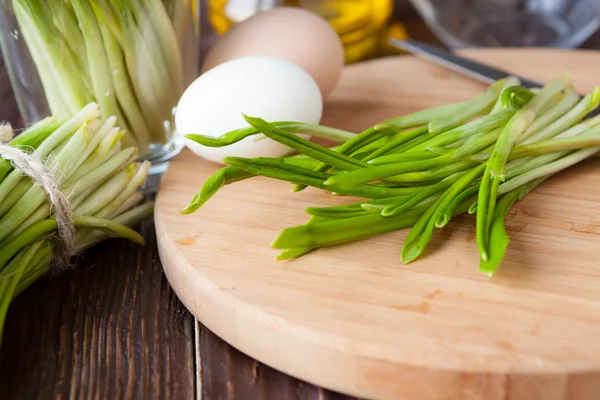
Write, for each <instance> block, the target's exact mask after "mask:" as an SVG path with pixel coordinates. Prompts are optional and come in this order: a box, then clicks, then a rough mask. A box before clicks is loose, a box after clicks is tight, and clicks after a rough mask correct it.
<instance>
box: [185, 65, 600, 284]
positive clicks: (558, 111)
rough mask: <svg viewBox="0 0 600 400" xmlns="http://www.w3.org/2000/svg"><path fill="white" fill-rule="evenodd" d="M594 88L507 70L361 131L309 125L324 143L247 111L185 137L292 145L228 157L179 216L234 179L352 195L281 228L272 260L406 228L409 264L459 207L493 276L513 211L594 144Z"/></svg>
mask: <svg viewBox="0 0 600 400" xmlns="http://www.w3.org/2000/svg"><path fill="white" fill-rule="evenodd" d="M599 102H600V88H596V89H595V90H593V91H592V92H591V93H590V94H588V95H587V96H585V97H584V98H582V99H580V98H579V96H578V95H577V93H576V91H575V89H574V88H573V87H572V85H571V83H570V81H569V79H568V77H567V76H560V77H558V78H556V79H555V80H553V81H551V82H550V83H548V84H547V85H546V86H544V87H543V88H541V89H540V90H535V91H533V90H529V89H527V88H525V87H522V86H520V85H519V81H518V79H516V78H514V77H509V78H506V79H503V80H500V81H498V82H496V83H494V84H493V85H491V86H490V87H489V88H488V89H487V90H485V91H484V92H482V93H481V94H479V95H477V96H475V97H473V98H472V99H468V100H465V101H461V102H457V103H451V104H445V105H441V106H438V107H434V108H430V109H425V110H421V111H418V112H416V113H413V114H408V115H403V116H399V117H395V118H390V119H387V120H385V121H382V122H380V123H378V124H376V125H374V126H372V127H370V128H368V129H367V130H365V131H364V132H362V133H360V134H357V135H353V136H352V135H340V134H334V133H335V132H334V131H329V129H332V128H328V127H320V128H315V127H312V128H311V130H313V131H319V132H320V134H321V137H329V138H330V139H332V140H333V141H335V142H338V143H339V145H337V146H336V147H332V148H327V147H324V146H322V145H318V144H315V143H313V142H311V141H309V140H305V139H303V138H302V137H299V136H297V135H295V133H296V132H295V130H294V126H295V125H294V124H293V123H291V122H286V123H271V122H267V121H265V120H263V119H261V118H259V117H254V116H244V117H245V120H246V121H247V122H248V124H249V125H250V127H249V128H244V129H240V130H237V131H233V132H230V133H227V134H225V135H223V136H221V137H219V138H214V137H209V136H203V135H188V136H187V137H188V138H189V139H191V140H193V141H195V142H197V143H199V144H201V145H204V146H210V147H223V146H227V145H230V144H232V143H235V142H237V141H239V140H241V139H243V138H244V137H247V136H249V135H257V134H261V135H264V136H266V137H268V138H270V139H272V140H275V141H277V142H279V143H282V144H284V145H286V146H288V147H290V148H292V149H294V150H296V151H297V152H298V154H297V155H293V156H289V157H281V158H261V157H259V158H252V159H248V158H242V157H226V158H224V160H223V161H224V162H225V163H226V164H227V166H225V167H223V168H222V169H220V170H218V171H217V172H216V173H215V174H214V175H213V176H211V177H210V178H209V179H208V180H207V181H206V182H205V183H204V186H203V187H202V188H201V190H200V192H199V193H198V194H197V195H196V196H195V197H194V198H193V199H192V200H191V201H190V203H189V204H188V205H187V207H185V208H184V209H183V210H181V211H180V212H181V213H183V214H190V213H194V212H196V211H197V210H198V209H199V208H200V207H201V206H202V205H203V204H204V203H206V202H207V201H208V200H209V199H210V198H211V197H212V196H214V195H215V194H216V193H217V192H218V190H219V189H220V188H221V187H223V186H225V185H229V184H233V183H235V182H238V181H241V180H245V179H249V178H252V177H254V176H263V177H268V178H271V179H278V180H282V181H286V182H289V183H291V184H292V185H294V186H293V189H292V190H293V191H300V190H302V189H303V188H305V187H308V186H311V187H314V188H317V189H321V190H326V191H329V192H332V193H334V194H337V195H345V196H351V197H353V198H354V199H353V200H352V201H351V202H350V203H349V204H346V205H338V206H332V207H310V208H307V209H306V210H305V211H306V213H307V214H308V215H309V219H308V222H307V223H306V224H304V225H300V226H296V227H290V228H287V229H285V230H283V231H282V232H281V233H280V235H279V236H278V237H277V238H276V239H275V241H274V242H273V243H272V247H274V248H277V249H281V250H282V253H281V254H280V255H279V256H278V257H277V259H278V260H287V259H291V258H296V257H300V256H303V255H305V254H307V253H309V252H311V251H313V250H315V249H318V248H320V247H326V246H333V245H338V244H342V243H348V242H352V241H357V240H362V239H366V238H369V237H373V236H376V235H380V234H383V233H387V232H392V231H396V230H400V229H410V232H409V233H408V235H407V236H406V238H405V240H404V243H403V245H402V249H401V252H400V257H401V260H402V261H403V262H404V263H410V262H413V261H414V260H416V259H418V258H419V257H421V256H422V254H423V252H424V250H425V248H426V247H427V244H428V243H429V241H430V238H431V237H432V235H433V234H434V233H435V231H436V230H437V229H441V228H443V227H444V226H446V225H447V224H448V223H449V222H450V220H451V219H452V218H453V217H455V216H457V215H460V214H467V213H468V214H476V220H477V229H476V242H477V248H478V251H479V254H480V264H479V269H480V271H482V272H484V273H486V274H488V275H490V276H491V275H492V274H493V273H494V272H496V270H497V269H498V267H499V266H500V264H501V263H502V260H503V259H504V256H505V254H506V251H507V249H508V243H509V237H508V235H507V233H506V230H505V228H504V222H505V219H506V217H507V215H508V213H509V211H510V209H511V208H512V207H513V206H514V205H515V204H516V203H518V201H520V200H521V199H522V198H523V197H525V196H526V195H527V194H528V193H530V192H531V191H532V190H534V188H535V187H536V186H538V185H540V184H542V183H543V182H544V181H545V180H546V179H548V178H549V177H551V176H552V175H554V174H556V173H558V172H560V171H562V170H564V169H565V168H568V167H570V166H572V165H575V164H577V163H579V162H581V161H583V160H585V159H586V158H589V157H591V156H592V155H594V154H595V153H597V152H598V151H599V150H600V117H594V118H590V119H586V116H587V114H589V113H590V112H591V111H592V110H594V109H595V108H597V107H598V103H599Z"/></svg>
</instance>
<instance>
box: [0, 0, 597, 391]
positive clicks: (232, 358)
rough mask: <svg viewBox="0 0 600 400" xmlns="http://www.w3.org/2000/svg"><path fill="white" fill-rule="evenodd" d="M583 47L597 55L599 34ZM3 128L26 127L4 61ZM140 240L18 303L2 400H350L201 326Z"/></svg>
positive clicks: (6, 347) (405, 12) (420, 29)
mask: <svg viewBox="0 0 600 400" xmlns="http://www.w3.org/2000/svg"><path fill="white" fill-rule="evenodd" d="M401 3H404V2H401ZM395 14H396V16H395V18H396V20H399V21H402V22H403V23H404V24H405V26H406V27H407V30H408V32H409V35H410V36H411V37H413V38H416V39H420V40H423V41H427V42H430V43H436V44H439V42H438V41H437V40H436V39H435V37H434V36H433V35H432V34H431V32H430V31H429V30H428V29H427V28H426V27H425V25H424V24H423V22H422V21H421V20H420V19H419V18H418V16H417V15H416V13H415V12H414V10H412V8H411V7H410V6H407V5H400V6H399V7H397V9H396V12H395ZM584 47H586V48H600V33H599V34H596V35H595V36H594V37H593V38H592V39H591V40H589V41H588V42H587V43H586V44H585V45H584ZM0 121H10V122H12V123H13V124H15V126H16V125H18V124H19V117H18V112H17V108H16V106H15V104H14V99H13V97H12V93H11V92H10V88H9V84H8V78H7V76H6V71H5V68H4V65H3V64H2V62H1V60H0ZM141 232H142V234H143V235H144V237H145V238H146V241H147V245H146V246H145V247H139V246H136V245H134V244H131V243H129V242H126V241H124V240H111V241H108V242H105V243H103V244H101V245H99V246H96V247H95V248H93V249H91V250H89V251H87V252H86V253H85V254H84V255H83V256H82V257H81V258H80V259H79V260H78V262H77V265H76V267H75V268H74V269H73V270H69V271H66V272H64V273H62V274H61V275H59V276H51V277H47V278H45V279H43V280H42V281H40V282H38V283H36V284H35V285H33V286H32V287H31V288H29V289H28V290H27V291H25V292H24V293H23V294H22V295H21V296H20V297H19V298H18V299H16V301H15V302H14V303H13V305H12V306H11V309H10V311H9V315H8V320H7V323H6V331H5V337H4V342H3V343H2V347H1V351H0V388H1V393H2V394H1V395H0V397H1V398H2V399H5V400H11V399H40V400H43V399H193V398H204V399H211V400H212V399H281V400H286V399H324V400H333V399H349V397H347V396H344V395H341V394H337V393H332V392H330V391H327V390H324V389H321V388H317V387H315V386H313V385H310V384H307V383H304V382H301V381H299V380H297V379H294V378H292V377H289V376H287V375H284V374H282V373H280V372H278V371H275V370H273V369H272V368H269V367H267V366H264V365H262V364H260V363H258V362H257V361H255V360H253V359H251V358H249V357H247V356H245V355H243V354H242V353H240V352H238V351H237V350H235V349H233V348H232V347H231V346H229V345H227V344H226V343H224V342H223V341H222V340H220V339H219V338H218V337H216V336H215V335H214V334H212V333H211V332H210V331H208V330H207V329H206V328H204V327H203V326H202V325H201V324H200V323H198V322H197V321H195V320H194V318H193V317H192V315H191V314H190V313H189V312H187V310H185V309H184V307H183V306H182V305H181V303H180V302H179V301H178V299H177V298H176V297H175V295H174V293H173V292H172V291H171V289H170V288H169V284H168V282H167V281H166V279H165V276H164V274H163V272H162V268H161V264H160V260H159V258H158V253H157V249H156V240H155V234H154V227H153V223H152V221H151V220H149V221H146V222H145V223H144V224H143V226H142V227H141Z"/></svg>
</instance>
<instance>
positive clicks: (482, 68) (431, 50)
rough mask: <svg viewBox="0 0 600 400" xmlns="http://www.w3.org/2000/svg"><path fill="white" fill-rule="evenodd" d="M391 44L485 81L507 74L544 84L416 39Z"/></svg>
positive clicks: (529, 84)
mask: <svg viewBox="0 0 600 400" xmlns="http://www.w3.org/2000/svg"><path fill="white" fill-rule="evenodd" d="M390 44H391V45H392V46H394V47H397V48H399V49H402V50H404V51H406V52H408V53H411V54H414V55H416V56H420V57H423V58H425V59H427V60H429V61H433V62H435V63H436V64H439V65H442V66H444V67H446V68H448V69H451V70H453V71H456V72H458V73H460V74H463V75H465V76H468V77H471V78H474V79H476V80H478V81H481V82H484V83H494V82H496V81H497V80H499V79H504V78H506V77H507V76H514V77H516V78H519V80H520V81H521V85H523V86H525V87H528V88H540V87H542V86H544V85H543V84H542V83H540V82H536V81H533V80H531V79H528V78H525V77H522V76H518V75H516V74H513V73H510V72H508V71H503V70H501V69H498V68H494V67H491V66H489V65H486V64H482V63H479V62H477V61H473V60H469V59H466V58H463V57H460V56H457V55H455V54H453V53H451V52H449V51H446V50H444V49H441V48H439V47H436V46H431V45H428V44H425V43H421V42H418V41H416V40H411V39H407V40H399V39H390Z"/></svg>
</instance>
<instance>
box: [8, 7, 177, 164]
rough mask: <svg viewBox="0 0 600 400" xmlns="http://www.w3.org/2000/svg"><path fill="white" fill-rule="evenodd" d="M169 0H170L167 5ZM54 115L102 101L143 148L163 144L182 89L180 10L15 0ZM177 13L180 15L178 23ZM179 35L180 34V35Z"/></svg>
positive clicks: (105, 114)
mask: <svg viewBox="0 0 600 400" xmlns="http://www.w3.org/2000/svg"><path fill="white" fill-rule="evenodd" d="M167 6H169V4H167ZM13 7H14V12H15V16H16V17H17V21H18V23H19V28H20V32H21V34H22V36H23V37H24V39H25V41H26V43H27V47H28V49H29V52H30V53H31V56H32V59H33V61H34V63H35V66H36V69H37V71H38V74H39V76H40V79H41V82H42V85H43V87H44V92H45V95H46V99H47V101H48V103H49V106H50V110H51V112H52V114H53V115H56V116H58V117H60V118H68V117H70V116H72V115H74V114H75V113H77V112H78V111H79V110H80V109H81V108H82V107H84V106H85V105H86V104H88V103H89V102H92V101H93V102H97V103H98V104H99V105H100V107H101V109H102V116H103V118H108V117H109V116H111V115H115V116H116V117H117V121H118V124H119V126H120V127H122V128H123V129H124V130H125V131H126V132H127V134H126V136H125V137H124V138H123V141H124V143H125V144H127V145H135V146H136V147H138V149H139V151H140V152H141V155H146V154H147V153H148V152H149V151H150V145H151V144H160V143H166V142H167V141H168V139H169V137H170V134H171V131H172V128H171V125H172V124H171V123H170V121H172V109H173V108H174V107H175V105H176V104H177V101H178V100H179V97H180V96H181V94H182V93H183V89H184V87H183V86H184V83H183V73H184V71H183V67H182V55H181V52H180V41H183V38H181V37H180V36H181V34H182V32H179V31H177V30H176V29H175V26H174V24H178V23H180V22H177V21H179V20H181V14H182V11H181V10H180V9H173V7H172V6H170V7H169V9H172V10H171V12H172V13H173V19H171V15H169V10H167V8H166V7H165V4H164V3H163V1H161V0H144V1H142V0H123V1H112V0H93V1H91V0H64V1H62V0H61V1H57V2H51V1H47V0H13ZM174 20H175V22H173V21H174ZM178 36H179V37H178Z"/></svg>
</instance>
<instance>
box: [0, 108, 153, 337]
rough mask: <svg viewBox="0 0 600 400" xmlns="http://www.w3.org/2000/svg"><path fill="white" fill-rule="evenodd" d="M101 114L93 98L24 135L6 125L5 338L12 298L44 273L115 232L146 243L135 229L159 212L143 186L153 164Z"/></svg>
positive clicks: (0, 291)
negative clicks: (126, 142)
mask: <svg viewBox="0 0 600 400" xmlns="http://www.w3.org/2000/svg"><path fill="white" fill-rule="evenodd" d="M100 116H101V112H100V107H99V106H98V104H96V103H90V104H88V105H86V106H85V107H83V108H82V109H81V110H80V111H79V112H78V113H76V114H75V115H73V116H72V117H70V118H68V119H59V118H58V117H55V116H52V117H47V118H44V119H42V120H41V121H39V122H37V123H35V124H33V125H32V126H30V127H28V128H27V129H25V130H24V131H23V132H21V133H20V134H19V135H17V136H15V135H14V132H13V130H12V129H11V127H10V125H0V340H1V336H2V331H3V327H4V320H5V317H6V312H7V310H8V307H9V305H10V303H11V302H12V300H13V299H14V298H15V297H16V296H18V295H19V294H20V293H21V292H22V291H23V290H25V289H26V288H27V287H29V286H30V285H31V284H32V283H34V282H35V281H36V280H38V279H39V278H40V277H42V276H43V275H45V274H46V273H48V272H49V271H56V272H60V271H61V270H62V269H63V268H58V267H65V266H70V265H71V261H70V260H71V258H72V257H73V256H75V255H77V254H79V253H81V252H83V251H84V250H86V249H88V248H89V247H91V246H93V245H95V244H97V243H100V242H102V241H104V240H106V239H108V238H112V237H120V238H126V239H129V240H131V241H132V242H135V243H138V244H143V243H144V238H143V237H142V236H141V235H140V234H139V233H138V232H136V231H135V230H133V229H132V228H131V227H132V226H136V225H138V224H140V223H141V222H142V221H144V220H145V219H146V218H147V217H149V216H150V215H152V212H153V206H154V205H153V202H151V201H146V200H145V197H144V195H143V193H141V192H140V190H139V188H140V187H141V186H143V185H144V183H145V181H146V177H147V174H148V170H149V168H150V163H149V162H148V161H143V162H138V161H137V159H138V150H137V148H135V147H124V146H123V143H122V141H121V139H122V138H123V137H124V135H125V134H126V132H125V131H123V130H122V129H120V128H119V127H117V126H115V125H116V122H117V118H116V117H114V116H111V117H108V118H106V119H103V118H101V117H100Z"/></svg>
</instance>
